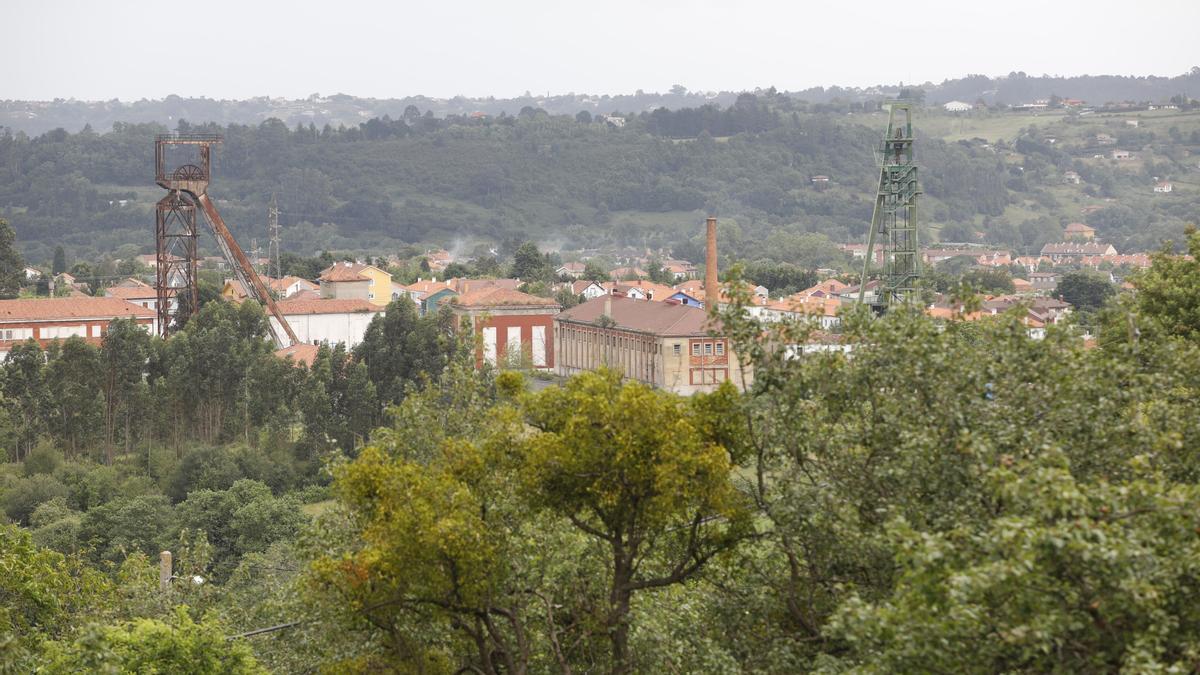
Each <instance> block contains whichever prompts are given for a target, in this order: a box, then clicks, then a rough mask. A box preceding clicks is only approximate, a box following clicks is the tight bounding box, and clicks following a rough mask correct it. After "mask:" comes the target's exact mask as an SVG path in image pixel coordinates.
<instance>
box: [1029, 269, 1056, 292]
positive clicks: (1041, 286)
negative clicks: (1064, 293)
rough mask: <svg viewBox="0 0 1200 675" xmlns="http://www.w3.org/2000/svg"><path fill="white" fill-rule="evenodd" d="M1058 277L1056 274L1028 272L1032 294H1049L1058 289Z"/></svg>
mask: <svg viewBox="0 0 1200 675" xmlns="http://www.w3.org/2000/svg"><path fill="white" fill-rule="evenodd" d="M1058 276H1059V275H1058V273H1057V272H1030V273H1029V284H1030V285H1031V286H1032V287H1033V290H1034V292H1039V293H1050V292H1053V291H1054V289H1056V288H1058Z"/></svg>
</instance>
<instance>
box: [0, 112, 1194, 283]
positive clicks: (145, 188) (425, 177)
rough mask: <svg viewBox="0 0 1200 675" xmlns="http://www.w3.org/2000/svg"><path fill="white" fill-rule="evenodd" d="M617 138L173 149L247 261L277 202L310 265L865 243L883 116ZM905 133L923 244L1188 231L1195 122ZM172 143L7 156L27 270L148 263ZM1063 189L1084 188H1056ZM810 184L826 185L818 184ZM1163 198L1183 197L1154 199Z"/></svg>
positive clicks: (678, 118) (364, 138)
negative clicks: (210, 165)
mask: <svg viewBox="0 0 1200 675" xmlns="http://www.w3.org/2000/svg"><path fill="white" fill-rule="evenodd" d="M1127 118H1130V119H1138V120H1140V121H1141V125H1140V126H1138V127H1133V126H1130V125H1128V124H1127V123H1126V122H1127ZM624 119H625V120H626V122H625V124H624V125H623V126H621V127H617V126H614V125H612V124H609V123H606V122H604V121H600V120H598V119H597V118H593V117H592V116H591V115H589V114H586V113H580V114H579V115H578V116H553V115H549V114H547V113H545V112H544V111H540V110H536V109H532V108H527V109H525V110H523V111H521V113H520V114H519V115H517V116H515V117H514V116H501V117H471V116H461V117H458V116H456V117H450V118H434V117H432V116H429V115H426V114H422V113H421V111H419V110H412V111H409V114H407V115H404V116H401V117H400V118H398V119H391V118H387V117H384V118H378V119H372V120H369V121H367V122H364V123H362V124H359V125H357V126H354V127H349V128H347V127H338V128H336V129H335V128H333V127H328V126H326V127H324V128H317V127H316V126H314V125H307V126H296V127H295V128H289V127H288V126H286V125H285V124H283V123H282V122H280V121H278V120H268V121H266V122H263V123H261V124H258V125H254V126H244V125H237V124H231V125H228V126H217V125H212V124H206V125H193V124H189V123H187V122H183V121H181V122H179V123H178V124H177V125H175V129H176V130H179V131H205V132H217V133H221V134H223V135H224V136H225V144H224V146H223V148H222V149H221V150H220V152H219V154H218V157H217V161H216V168H215V180H214V184H213V188H212V193H213V195H214V196H215V197H216V198H217V200H218V201H219V203H220V205H221V209H222V211H223V213H224V215H225V217H226V219H227V220H229V222H231V223H232V224H233V225H234V227H235V228H236V231H237V234H238V236H239V238H240V239H241V240H242V241H243V243H244V244H247V243H248V242H249V241H250V240H252V239H254V238H257V239H258V240H260V241H265V238H266V232H265V214H266V204H267V202H268V200H269V198H270V195H271V194H272V193H278V197H279V201H280V204H281V210H282V214H283V215H282V221H283V223H284V225H285V235H284V248H285V249H287V250H292V251H294V252H299V253H304V254H311V253H313V252H315V251H317V250H323V249H340V250H357V251H363V252H368V253H371V254H374V255H377V254H381V253H387V252H391V251H393V250H395V249H396V248H398V247H400V246H402V245H403V244H406V243H419V244H422V243H423V244H437V245H445V246H453V245H455V244H458V245H459V247H460V248H461V247H462V245H464V244H471V243H478V242H498V241H501V240H503V239H514V238H515V239H535V240H539V241H541V242H542V243H543V245H544V246H547V247H569V248H582V247H586V246H596V245H602V244H630V245H637V246H651V247H660V246H661V247H667V248H673V249H674V250H675V252H676V255H679V256H683V257H691V258H693V259H699V258H700V257H701V256H700V248H699V243H700V242H699V236H698V235H699V229H698V227H697V224H698V223H699V222H700V221H701V218H702V216H703V215H704V214H707V213H715V214H717V215H718V216H720V217H721V220H722V227H723V228H724V229H723V234H722V240H723V244H722V246H723V253H724V254H726V255H729V256H731V257H737V258H747V259H760V258H765V259H775V260H786V261H789V262H797V263H800V264H819V263H822V262H824V263H828V262H829V259H828V257H825V258H822V257H821V256H817V257H816V258H815V259H805V258H803V253H802V250H808V249H815V250H818V251H821V250H826V249H828V248H829V242H831V241H832V242H849V241H858V240H860V238H861V237H862V236H863V234H864V232H865V230H866V226H867V224H868V222H869V220H870V214H871V206H872V200H873V192H874V183H875V180H876V170H875V158H874V156H873V148H874V144H875V142H876V141H877V139H878V135H879V133H880V130H881V129H882V127H883V126H884V124H885V120H884V115H883V113H880V112H879V111H878V110H877V106H875V108H871V107H870V106H867V107H866V108H864V109H860V110H859V112H858V113H856V114H853V115H846V114H839V113H832V112H815V111H813V110H811V109H810V107H809V106H805V105H799V104H796V103H795V101H794V100H793V99H791V98H789V97H787V96H783V95H780V94H776V93H770V92H768V93H764V94H762V95H759V96H755V95H751V94H745V95H742V96H740V97H739V98H738V99H737V101H735V102H734V103H733V105H731V106H729V107H727V108H720V107H716V106H701V107H699V108H683V109H679V110H674V111H671V110H667V109H659V110H655V111H654V112H652V113H644V114H641V115H636V116H634V115H630V116H628V117H627V118H624ZM917 124H918V139H919V140H918V153H919V154H918V161H919V163H920V165H921V167H922V183H923V187H924V191H925V197H924V198H923V209H922V211H923V219H924V223H925V225H926V227H927V231H926V241H933V240H937V239H939V238H940V239H942V240H950V241H984V242H989V243H994V244H998V245H1003V246H1009V247H1013V248H1016V249H1019V250H1025V251H1033V250H1036V249H1038V248H1040V246H1041V245H1042V244H1044V243H1046V242H1047V241H1052V240H1054V239H1056V238H1058V237H1060V236H1061V228H1062V226H1063V225H1064V224H1065V223H1066V222H1071V221H1074V220H1080V219H1082V218H1083V215H1081V209H1083V208H1084V207H1094V208H1092V209H1091V210H1095V211H1097V212H1096V213H1091V214H1090V215H1089V216H1088V222H1089V223H1091V224H1093V225H1094V226H1095V227H1097V229H1098V230H1099V233H1100V235H1101V236H1103V237H1105V238H1107V239H1109V240H1110V241H1112V242H1113V243H1114V244H1116V246H1117V247H1118V248H1119V249H1121V250H1122V251H1125V250H1130V249H1137V250H1146V249H1153V248H1156V247H1157V246H1158V245H1159V242H1160V240H1161V239H1164V238H1170V239H1174V240H1176V241H1180V240H1181V236H1182V231H1183V226H1184V224H1185V223H1186V222H1188V221H1191V220H1195V213H1196V207H1197V203H1198V201H1197V200H1198V197H1200V194H1198V191H1197V188H1198V187H1200V186H1197V178H1196V176H1197V171H1196V169H1197V159H1196V157H1197V152H1198V151H1200V113H1194V112H1187V111H1183V110H1175V111H1166V110H1162V111H1149V112H1147V111H1143V112H1140V113H1136V114H1133V113H1131V114H1125V115H1118V114H1107V115H1106V114H1096V115H1091V116H1081V115H1078V114H1076V113H1070V112H1068V111H1065V110H1058V111H1047V113H1045V114H1042V115H1020V114H1015V113H1007V112H1004V113H1001V112H987V111H982V112H978V113H971V114H968V115H963V116H948V115H945V114H943V113H940V112H936V111H933V110H928V111H926V112H925V113H923V114H922V116H919V117H918V120H917ZM166 131H168V129H167V128H166V127H164V126H161V125H157V124H117V125H116V126H115V127H114V128H113V130H112V131H110V132H108V133H104V134H97V133H94V132H93V131H91V130H90V129H88V130H84V131H82V132H79V133H74V134H71V133H67V132H65V131H62V130H56V131H51V132H47V133H45V134H43V135H40V136H37V137H33V138H30V137H27V136H25V135H23V134H16V135H13V134H11V133H6V134H5V135H3V136H2V137H0V209H3V211H4V213H5V214H6V217H7V218H8V219H9V220H10V221H11V222H12V223H13V225H14V227H15V228H16V230H17V234H18V239H19V241H20V243H21V245H22V247H23V249H24V251H25V253H26V254H27V257H28V258H30V259H31V260H32V261H34V262H37V261H41V260H48V259H49V257H50V254H51V252H52V250H53V247H54V246H55V245H57V244H62V245H64V247H65V248H66V249H67V253H68V255H69V257H70V258H72V259H96V258H98V257H100V256H101V255H104V254H111V253H113V252H114V251H116V250H117V249H118V248H119V247H121V246H122V245H124V244H130V245H133V250H134V252H146V251H149V250H150V249H151V246H152V236H151V228H152V224H153V221H154V217H153V204H154V202H155V201H156V200H157V199H158V198H159V197H160V193H161V190H159V189H158V188H157V187H155V186H154V185H153V182H152V178H153V176H152V173H153V171H152V148H153V137H154V135H155V134H158V133H163V132H166ZM1101 132H1106V133H1108V134H1110V135H1111V136H1113V137H1114V138H1115V139H1116V140H1115V143H1116V144H1117V145H1115V146H1112V147H1118V148H1121V149H1124V150H1128V151H1130V152H1131V153H1134V155H1135V159H1134V160H1132V161H1122V162H1116V161H1113V160H1110V159H1107V154H1106V153H1108V152H1109V149H1110V148H1109V147H1100V146H1098V145H1097V144H1096V141H1095V139H1096V137H1097V134H1098V133H1101ZM1097 155H1099V158H1097ZM1067 170H1074V171H1076V172H1077V173H1079V174H1080V175H1081V176H1082V177H1083V182H1082V184H1080V185H1070V186H1066V185H1063V175H1064V172H1065V171H1067ZM817 175H822V176H828V177H829V178H830V181H829V183H828V184H824V183H821V184H817V183H814V182H813V181H812V178H813V177H814V176H817ZM1167 177H1169V178H1172V179H1174V180H1175V184H1176V188H1177V189H1176V190H1175V192H1174V193H1173V194H1170V195H1165V196H1162V197H1161V198H1160V197H1159V196H1155V195H1153V194H1152V191H1151V188H1152V186H1153V185H1154V183H1155V181H1156V180H1161V179H1163V178H1167ZM826 185H827V187H825V186H826ZM806 233H818V234H820V235H822V237H818V238H815V239H814V238H812V237H807V238H805V237H803V236H802V235H804V234H806ZM126 250H128V249H126ZM467 250H469V249H467Z"/></svg>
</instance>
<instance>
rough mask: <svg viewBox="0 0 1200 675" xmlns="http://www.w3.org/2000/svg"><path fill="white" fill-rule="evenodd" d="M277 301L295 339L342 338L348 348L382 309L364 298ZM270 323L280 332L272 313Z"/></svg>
mask: <svg viewBox="0 0 1200 675" xmlns="http://www.w3.org/2000/svg"><path fill="white" fill-rule="evenodd" d="M278 305H279V311H280V312H282V313H283V316H284V318H285V319H287V322H288V324H289V325H291V327H292V330H293V331H294V332H295V333H296V339H297V340H298V341H300V342H303V343H306V344H313V345H315V344H320V343H322V342H327V343H329V344H331V345H332V344H336V343H338V342H344V343H346V347H347V348H348V349H349V348H353V347H355V346H356V345H358V343H360V342H362V340H363V336H364V335H366V333H367V326H369V325H370V324H371V319H374V318H375V315H377V314H381V313H383V307H381V306H378V305H373V304H371V303H370V302H368V301H366V300H350V299H336V298H320V299H301V300H280V301H279V302H278ZM271 325H272V326H273V327H274V328H275V329H276V330H277V331H279V332H280V333H281V334H282V332H283V331H281V330H280V326H279V323H278V322H277V321H276V320H275V318H274V317H271Z"/></svg>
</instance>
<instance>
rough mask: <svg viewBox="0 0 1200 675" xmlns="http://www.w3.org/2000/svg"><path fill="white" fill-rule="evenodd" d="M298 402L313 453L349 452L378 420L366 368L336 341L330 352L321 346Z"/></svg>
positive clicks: (373, 388) (360, 442)
mask: <svg viewBox="0 0 1200 675" xmlns="http://www.w3.org/2000/svg"><path fill="white" fill-rule="evenodd" d="M300 399H301V400H300V408H301V411H302V412H303V414H304V434H305V439H306V441H307V442H308V443H309V445H310V447H312V448H314V449H316V450H320V451H325V452H327V451H330V450H333V449H335V448H337V449H340V450H342V451H343V452H345V453H348V454H349V453H353V452H354V450H355V449H356V448H358V447H359V446H361V445H362V441H365V439H366V437H367V434H368V433H370V431H371V427H372V425H374V424H375V421H376V420H377V419H378V413H379V411H378V403H377V399H376V394H375V385H374V384H372V383H371V380H370V378H369V376H368V371H367V366H366V364H364V363H362V362H359V361H355V360H354V359H353V358H352V357H351V355H350V354H348V353H347V352H346V348H345V345H343V344H342V343H340V342H339V343H338V344H336V345H334V347H333V348H332V349H330V348H329V347H328V346H327V345H321V347H320V349H319V350H318V351H317V357H316V360H315V361H314V362H313V366H312V370H311V371H310V373H309V377H308V380H307V381H306V382H305V384H304V389H303V392H302V394H301V397H300Z"/></svg>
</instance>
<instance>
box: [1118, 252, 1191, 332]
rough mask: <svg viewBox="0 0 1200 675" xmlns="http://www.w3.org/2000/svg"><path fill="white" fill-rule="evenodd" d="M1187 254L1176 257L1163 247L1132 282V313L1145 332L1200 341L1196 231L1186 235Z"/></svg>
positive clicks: (1120, 330) (1119, 329) (1119, 330)
mask: <svg viewBox="0 0 1200 675" xmlns="http://www.w3.org/2000/svg"><path fill="white" fill-rule="evenodd" d="M1188 253H1190V254H1191V257H1190V258H1184V257H1179V256H1176V255H1174V253H1173V252H1171V251H1170V250H1168V249H1165V248H1164V250H1162V251H1160V252H1158V253H1156V254H1155V255H1154V256H1153V259H1154V263H1153V264H1152V265H1151V266H1150V269H1148V270H1146V271H1145V272H1144V273H1142V274H1141V275H1139V276H1137V277H1136V278H1135V280H1134V282H1133V283H1134V286H1136V287H1137V291H1138V292H1137V295H1136V296H1134V300H1133V305H1132V311H1133V312H1134V314H1135V315H1136V318H1137V320H1138V321H1140V322H1142V323H1143V324H1145V325H1144V328H1145V329H1147V330H1148V331H1149V332H1156V333H1160V334H1163V335H1166V336H1172V337H1181V338H1184V339H1187V340H1189V341H1192V342H1200V231H1196V230H1194V229H1193V230H1192V231H1190V232H1189V233H1188ZM1117 332H1118V334H1119V333H1121V332H1123V330H1122V328H1120V327H1119V328H1118V329H1117Z"/></svg>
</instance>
